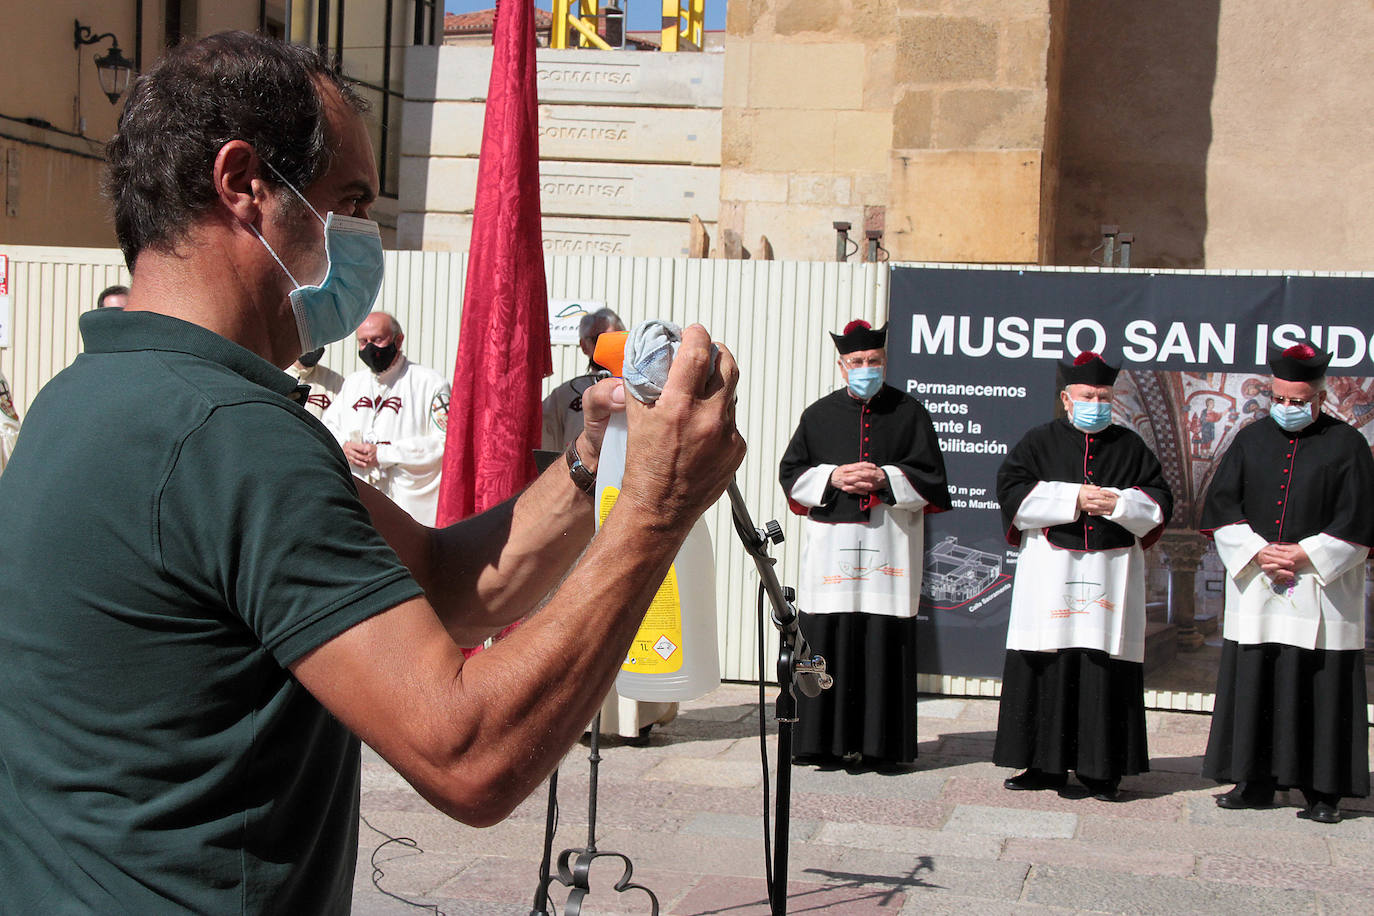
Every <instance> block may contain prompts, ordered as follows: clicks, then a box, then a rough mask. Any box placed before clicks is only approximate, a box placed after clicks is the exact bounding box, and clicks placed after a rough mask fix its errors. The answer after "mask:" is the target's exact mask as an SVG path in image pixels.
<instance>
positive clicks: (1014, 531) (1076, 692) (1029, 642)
mask: <svg viewBox="0 0 1374 916" xmlns="http://www.w3.org/2000/svg"><path fill="white" fill-rule="evenodd" d="M1060 371H1061V373H1062V375H1063V379H1064V384H1065V387H1064V390H1063V391H1062V392H1061V395H1060V397H1061V401H1062V402H1063V404H1064V408H1065V411H1066V413H1067V416H1066V417H1065V418H1061V419H1057V420H1052V421H1051V422H1049V423H1046V424H1044V425H1043V426H1037V427H1036V428H1034V429H1032V430H1031V431H1030V432H1028V433H1027V434H1026V435H1025V437H1024V438H1022V440H1021V441H1020V442H1018V443H1017V444H1016V447H1015V448H1013V449H1012V451H1011V453H1010V454H1009V455H1008V456H1007V458H1006V460H1005V461H1004V462H1003V463H1002V467H1001V468H1000V469H999V470H998V473H997V500H998V502H999V503H1000V504H1001V508H1002V520H1003V523H1004V525H1005V526H1006V528H1005V530H1006V533H1007V541H1008V542H1009V543H1011V544H1013V545H1017V546H1020V548H1021V551H1020V555H1019V557H1018V559H1017V565H1016V578H1015V581H1014V583H1013V586H1012V600H1011V620H1010V622H1009V625H1008V629H1007V655H1006V662H1005V666H1004V668H1003V673H1002V699H1001V703H1000V706H999V709H998V720H997V741H996V744H995V745H994V748H993V758H992V759H993V762H994V763H996V764H997V765H998V766H1006V767H1016V768H1017V769H1024V770H1025V772H1023V773H1021V774H1019V775H1016V776H1013V777H1011V778H1009V779H1007V780H1006V782H1005V785H1006V787H1007V788H1008V789H1062V788H1064V787H1065V786H1066V785H1067V781H1068V772H1069V771H1070V770H1073V771H1074V773H1075V775H1076V776H1077V777H1078V779H1079V781H1080V782H1082V783H1083V785H1084V786H1085V787H1086V788H1087V789H1088V791H1089V792H1090V793H1091V794H1092V795H1094V796H1095V797H1097V798H1101V799H1104V800H1115V799H1116V798H1117V797H1118V793H1119V788H1118V786H1119V783H1120V781H1121V777H1122V776H1123V775H1129V774H1133V773H1141V772H1144V771H1146V770H1148V769H1149V752H1148V750H1147V745H1146V738H1145V694H1144V686H1145V685H1144V658H1145V554H1144V551H1145V550H1146V549H1148V548H1149V547H1150V546H1151V545H1152V544H1153V543H1154V542H1155V541H1156V540H1157V539H1158V538H1159V535H1160V533H1161V532H1162V531H1163V529H1164V526H1165V525H1166V524H1168V521H1169V518H1170V515H1171V514H1172V512H1173V494H1172V493H1171V492H1170V490H1169V485H1168V483H1167V482H1166V481H1165V479H1164V473H1163V470H1162V469H1161V467H1160V464H1159V461H1158V459H1156V458H1155V455H1154V453H1153V452H1152V451H1150V448H1149V446H1147V445H1146V444H1145V442H1144V440H1142V439H1141V438H1140V436H1139V435H1137V434H1136V433H1135V432H1133V431H1131V430H1129V429H1126V428H1125V427H1123V426H1119V425H1117V424H1114V423H1112V422H1111V403H1112V385H1113V384H1114V382H1115V381H1116V375H1117V371H1118V370H1117V369H1116V368H1115V367H1112V366H1109V365H1107V363H1105V362H1104V361H1103V360H1102V358H1101V357H1100V356H1099V355H1098V354H1096V353H1091V352H1085V353H1082V354H1080V355H1079V356H1078V357H1077V358H1076V359H1075V360H1074V361H1073V362H1072V363H1066V364H1061V366H1060Z"/></svg>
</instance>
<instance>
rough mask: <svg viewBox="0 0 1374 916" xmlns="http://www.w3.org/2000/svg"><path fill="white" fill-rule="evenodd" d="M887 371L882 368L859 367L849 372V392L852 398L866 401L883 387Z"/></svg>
mask: <svg viewBox="0 0 1374 916" xmlns="http://www.w3.org/2000/svg"><path fill="white" fill-rule="evenodd" d="M886 372H887V370H886V369H885V368H883V367H882V366H860V367H859V368H857V369H850V370H849V390H850V391H851V392H853V394H854V397H856V398H859V399H860V400H863V401H867V400H868V399H869V398H871V397H873V395H875V394H877V393H878V389H879V388H881V387H883V377H884V375H885V374H886Z"/></svg>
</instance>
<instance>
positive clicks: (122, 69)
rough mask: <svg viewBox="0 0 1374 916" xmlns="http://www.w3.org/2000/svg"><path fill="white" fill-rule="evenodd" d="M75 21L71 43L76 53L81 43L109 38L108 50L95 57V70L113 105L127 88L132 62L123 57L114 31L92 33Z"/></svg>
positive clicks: (91, 43) (88, 43) (86, 43)
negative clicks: (100, 33) (99, 33)
mask: <svg viewBox="0 0 1374 916" xmlns="http://www.w3.org/2000/svg"><path fill="white" fill-rule="evenodd" d="M75 22H76V29H75V32H74V33H73V39H72V45H73V47H75V48H76V50H77V52H78V54H79V52H80V51H81V46H82V45H93V44H95V43H96V42H97V41H102V40H104V39H106V38H108V39H110V50H109V51H107V52H106V53H105V54H103V55H101V56H100V57H97V58H96V59H95V72H96V76H97V77H98V78H99V80H100V88H101V90H102V91H103V92H104V93H105V97H106V98H108V99H109V100H110V104H111V105H113V104H115V103H116V102H118V101H119V97H120V96H121V95H123V94H124V92H125V90H127V89H128V88H129V79H130V78H131V77H132V76H133V73H134V62H133V61H131V60H129V59H128V58H127V57H125V56H124V52H123V51H121V50H119V39H118V38H116V37H115V35H114V32H105V33H104V34H102V35H94V34H92V31H91V27H90V26H86V25H82V24H81V20H79V19H78V20H75ZM78 60H79V58H78Z"/></svg>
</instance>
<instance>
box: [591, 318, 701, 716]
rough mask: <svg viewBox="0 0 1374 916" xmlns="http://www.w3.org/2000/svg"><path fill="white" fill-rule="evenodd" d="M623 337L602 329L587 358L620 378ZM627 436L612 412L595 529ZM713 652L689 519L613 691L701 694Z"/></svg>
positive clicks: (621, 467)
mask: <svg viewBox="0 0 1374 916" xmlns="http://www.w3.org/2000/svg"><path fill="white" fill-rule="evenodd" d="M628 336H629V335H627V334H626V333H625V332H624V331H620V332H613V333H607V334H602V335H601V336H600V337H599V338H597V342H596V352H595V354H594V355H593V356H592V359H593V360H595V361H596V363H597V364H598V365H600V366H604V367H605V368H607V369H609V370H610V371H611V374H612V375H615V376H617V377H623V376H624V361H625V343H626V339H627V337H628ZM630 396H632V395H631V392H630V391H629V389H628V388H627V389H626V397H630ZM627 441H628V427H627V425H626V421H625V414H623V413H618V414H613V415H612V416H611V419H610V422H609V424H608V425H607V427H606V436H605V438H604V439H603V440H602V443H601V455H600V458H599V461H598V464H597V470H596V527H597V529H598V530H599V529H600V528H601V525H602V523H603V522H605V521H606V516H607V515H608V514H609V513H610V511H611V507H612V506H614V505H615V501H616V498H617V497H618V496H619V495H620V483H621V479H622V478H623V477H624V476H625V450H626V443H627ZM718 652H719V650H718V647H717V643H716V566H715V556H714V554H713V552H712V549H711V534H710V532H709V531H707V530H706V523H705V522H704V521H703V520H701V519H697V522H696V524H694V525H693V526H692V530H691V532H689V533H688V535H687V540H686V541H684V542H683V544H682V547H681V549H679V550H678V554H677V557H676V558H675V559H674V560H673V565H672V566H671V567H669V569H668V575H667V576H666V577H665V578H664V580H663V583H662V585H660V586H659V588H658V592H657V593H656V594H655V595H654V599H653V601H652V602H650V604H649V609H648V611H647V612H646V613H645V615H644V620H643V621H642V622H641V623H640V625H639V632H637V633H636V634H635V639H634V642H633V643H631V644H630V651H629V652H628V653H627V654H626V656H625V662H624V663H623V664H622V665H621V666H620V674H619V675H618V676H617V677H616V681H615V689H616V693H618V694H620V695H621V696H622V697H628V698H629V699H632V700H641V701H645V702H658V703H666V702H673V701H680V700H694V699H696V698H698V697H701V696H704V695H705V694H707V693H709V692H711V691H712V690H714V689H715V688H716V687H718V686H720V662H719V658H718Z"/></svg>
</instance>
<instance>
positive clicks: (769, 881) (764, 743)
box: [755, 582, 773, 908]
mask: <svg viewBox="0 0 1374 916" xmlns="http://www.w3.org/2000/svg"><path fill="white" fill-rule="evenodd" d="M763 595H764V591H763V583H762V582H760V583H759V606H758V611H757V613H756V614H755V616H756V617H757V618H758V621H759V758H760V759H761V760H762V761H763V877H764V884H765V886H766V887H767V888H768V905H769V907H770V908H771V907H772V905H773V824H772V821H771V820H770V819H769V793H768V720H767V716H766V714H765V708H766V707H765V703H766V700H765V697H764V693H763V684H764V672H765V671H767V670H768V669H767V668H766V667H765V664H766V660H765V658H764V651H763V642H764V635H765V633H766V632H767V631H766V630H765V629H764V626H763Z"/></svg>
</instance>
